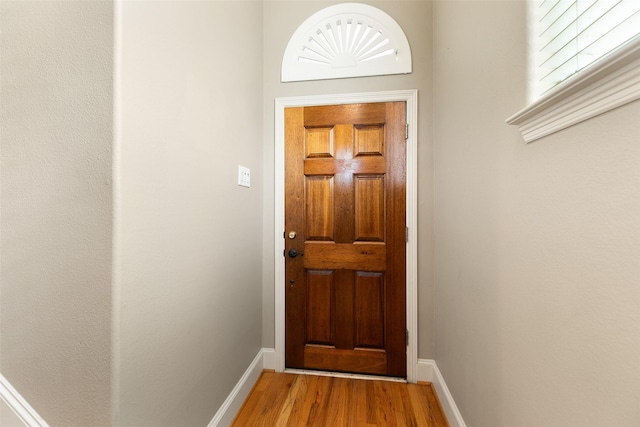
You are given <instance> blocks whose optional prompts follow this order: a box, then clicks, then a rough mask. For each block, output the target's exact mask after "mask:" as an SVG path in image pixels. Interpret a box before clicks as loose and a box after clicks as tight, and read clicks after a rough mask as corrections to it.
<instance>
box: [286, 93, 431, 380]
mask: <svg viewBox="0 0 640 427" xmlns="http://www.w3.org/2000/svg"><path fill="white" fill-rule="evenodd" d="M395 101H401V102H406V104H407V118H406V119H407V124H408V125H409V128H408V133H407V158H406V173H407V182H406V191H407V193H406V194H407V199H406V204H407V205H406V216H407V217H406V226H407V227H408V229H409V230H408V242H407V244H406V245H407V254H406V267H407V274H406V281H407V283H406V287H407V293H406V307H407V308H406V310H407V313H406V322H407V331H408V338H409V343H408V345H407V381H408V382H411V383H415V382H416V381H417V368H418V342H417V341H418V266H417V260H418V258H417V257H418V250H417V249H418V218H417V206H418V191H417V187H418V185H417V184H418V91H417V90H416V89H410V90H397V91H386V92H365V93H348V94H335V95H311V96H296V97H283V98H276V99H275V128H274V129H275V145H274V156H275V159H274V175H275V189H274V246H275V248H274V249H275V250H274V276H275V277H274V297H275V307H274V309H275V365H276V366H275V369H276V371H277V372H284V370H285V326H284V325H285V288H284V286H283V285H284V281H285V258H284V256H282V255H280V254H283V253H284V245H285V241H284V235H283V233H284V231H285V229H284V225H285V224H284V176H285V170H284V143H285V141H284V135H285V133H284V110H285V108H289V107H308V106H320V105H336V104H362V103H371V102H395Z"/></svg>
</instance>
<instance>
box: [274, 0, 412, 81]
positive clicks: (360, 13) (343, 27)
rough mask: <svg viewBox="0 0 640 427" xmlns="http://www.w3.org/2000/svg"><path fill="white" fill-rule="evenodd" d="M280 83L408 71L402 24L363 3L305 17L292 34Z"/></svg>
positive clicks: (347, 4) (408, 62)
mask: <svg viewBox="0 0 640 427" xmlns="http://www.w3.org/2000/svg"><path fill="white" fill-rule="evenodd" d="M281 72H282V74H281V81H283V82H295V81H303V80H324V79H338V78H345V77H362V76H380V75H388V74H408V73H411V49H410V47H409V42H408V41H407V37H406V35H405V34H404V31H402V28H400V25H398V23H397V22H396V21H395V20H394V19H393V18H392V17H391V16H389V15H388V14H387V13H385V12H383V11H382V10H380V9H378V8H375V7H373V6H370V5H367V4H362V3H340V4H336V5H333V6H329V7H327V8H324V9H322V10H320V11H318V12H316V13H314V14H313V15H312V16H310V17H309V18H307V19H306V20H305V21H304V22H303V23H302V24H301V25H300V27H298V29H297V30H296V31H295V33H294V34H293V35H292V36H291V39H290V40H289V43H288V44H287V48H286V50H285V52H284V56H283V58H282V71H281Z"/></svg>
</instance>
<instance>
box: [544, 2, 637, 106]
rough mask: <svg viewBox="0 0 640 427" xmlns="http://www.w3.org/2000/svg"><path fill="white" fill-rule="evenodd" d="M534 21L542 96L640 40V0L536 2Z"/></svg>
mask: <svg viewBox="0 0 640 427" xmlns="http://www.w3.org/2000/svg"><path fill="white" fill-rule="evenodd" d="M534 19H535V25H534V31H535V33H536V34H535V36H536V37H535V41H534V43H535V48H536V49H535V51H536V58H535V60H536V73H535V74H536V88H535V92H536V94H537V95H538V96H541V95H543V94H545V93H546V92H548V91H549V90H550V89H552V88H553V87H555V86H556V85H558V84H559V83H561V82H563V81H564V80H566V79H567V78H569V77H570V76H572V75H573V74H575V73H577V72H578V71H580V70H582V69H584V68H586V67H588V66H589V65H591V64H593V63H594V62H596V61H598V60H599V59H601V58H604V57H606V56H607V55H608V54H609V53H611V52H613V51H614V50H616V49H617V48H619V47H621V46H623V45H625V44H627V43H629V42H631V41H633V40H635V39H637V38H640V36H639V35H640V0H544V1H536V2H535V3H534Z"/></svg>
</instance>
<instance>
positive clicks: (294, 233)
mask: <svg viewBox="0 0 640 427" xmlns="http://www.w3.org/2000/svg"><path fill="white" fill-rule="evenodd" d="M289 238H290V239H295V238H296V232H295V231H290V232H289Z"/></svg>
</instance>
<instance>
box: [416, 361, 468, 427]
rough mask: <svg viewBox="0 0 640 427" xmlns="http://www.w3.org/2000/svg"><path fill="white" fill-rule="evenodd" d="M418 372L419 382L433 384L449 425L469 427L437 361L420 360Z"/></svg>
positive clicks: (452, 426)
mask: <svg viewBox="0 0 640 427" xmlns="http://www.w3.org/2000/svg"><path fill="white" fill-rule="evenodd" d="M418 372H419V374H420V375H419V376H418V381H426V382H430V383H431V384H433V388H435V390H436V393H437V394H438V399H440V404H441V405H442V409H443V410H444V413H445V415H446V416H447V420H448V421H449V425H450V426H451V427H467V424H465V422H464V420H463V419H462V415H461V414H460V411H459V410H458V407H457V406H456V402H455V401H454V400H453V396H451V392H449V388H448V387H447V383H446V382H445V381H444V378H443V377H442V374H441V373H440V370H439V369H438V365H437V364H436V361H435V360H431V359H419V360H418Z"/></svg>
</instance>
